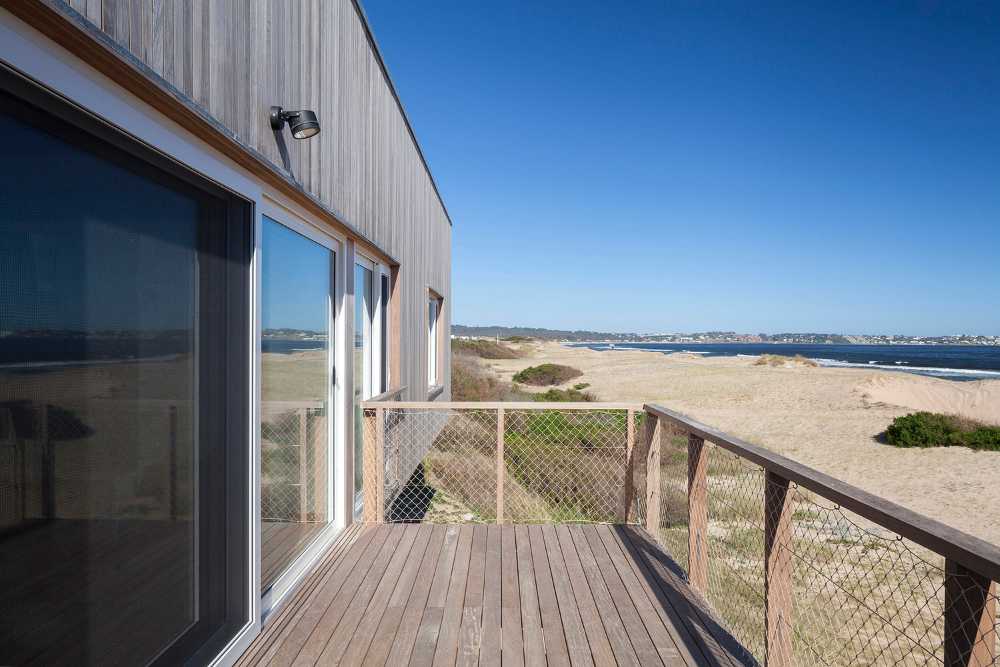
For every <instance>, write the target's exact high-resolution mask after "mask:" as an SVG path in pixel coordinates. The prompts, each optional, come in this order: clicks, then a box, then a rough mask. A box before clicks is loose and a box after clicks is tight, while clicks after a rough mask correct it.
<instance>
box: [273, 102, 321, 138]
mask: <svg viewBox="0 0 1000 667" xmlns="http://www.w3.org/2000/svg"><path fill="white" fill-rule="evenodd" d="M285 123H288V128H289V129H290V130H291V131H292V136H293V137H295V138H296V139H308V138H309V137H314V136H316V135H317V134H319V119H317V118H316V113H315V112H313V111H309V110H308V109H302V110H301V111H285V110H284V109H282V108H281V107H271V128H272V129H273V130H276V131H278V132H280V131H281V129H282V128H283V127H285Z"/></svg>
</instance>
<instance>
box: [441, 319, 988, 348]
mask: <svg viewBox="0 0 1000 667" xmlns="http://www.w3.org/2000/svg"><path fill="white" fill-rule="evenodd" d="M451 331H452V335H453V336H455V337H458V338H461V337H468V338H483V337H495V336H499V337H500V338H511V337H517V336H521V337H525V338H537V339H540V340H553V341H566V342H595V343H596V342H601V343H605V342H611V343H712V344H719V343H793V344H798V345H822V344H828V345H1000V336H986V335H977V334H961V335H954V336H909V335H889V334H878V335H862V334H833V333H774V334H764V333H752V334H751V333H737V332H735V331H703V332H694V333H643V334H640V333H608V332H600V331H583V330H580V331H564V330H559V329H542V328H536V327H504V326H466V325H462V324H455V325H453V326H452V328H451Z"/></svg>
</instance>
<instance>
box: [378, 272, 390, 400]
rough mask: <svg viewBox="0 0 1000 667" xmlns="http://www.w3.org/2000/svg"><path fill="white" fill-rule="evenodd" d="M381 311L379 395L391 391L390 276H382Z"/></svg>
mask: <svg viewBox="0 0 1000 667" xmlns="http://www.w3.org/2000/svg"><path fill="white" fill-rule="evenodd" d="M380 279H381V285H382V289H381V295H380V298H379V301H378V309H379V353H380V354H379V393H382V392H384V391H389V389H390V387H389V275H388V274H387V273H384V272H383V273H381V274H380Z"/></svg>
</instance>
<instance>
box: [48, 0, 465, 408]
mask: <svg viewBox="0 0 1000 667" xmlns="http://www.w3.org/2000/svg"><path fill="white" fill-rule="evenodd" d="M65 6H66V7H67V8H71V9H72V10H74V11H75V12H77V13H79V14H80V15H81V16H83V17H85V18H86V19H87V20H88V21H89V22H90V23H91V24H93V25H94V26H96V27H97V28H98V29H100V30H101V31H103V32H104V33H106V34H107V35H108V36H109V37H110V38H112V39H113V40H115V41H116V42H117V43H118V44H119V45H121V46H122V47H123V48H125V49H127V50H128V51H129V52H130V53H132V54H133V55H134V56H135V57H136V58H138V59H139V60H141V61H142V62H143V63H145V64H146V65H147V66H148V67H149V68H150V69H151V70H153V72H155V73H156V74H157V75H159V76H160V77H162V78H163V79H164V80H165V81H167V82H168V83H169V84H171V85H172V86H173V87H175V88H176V89H177V90H179V91H180V92H181V93H183V94H184V95H185V96H187V97H188V98H190V99H191V100H192V101H193V102H194V103H195V104H197V105H199V106H201V107H202V108H203V109H205V110H206V111H207V112H208V113H209V114H210V115H211V116H213V117H214V118H215V119H216V120H217V121H218V122H219V123H221V124H222V125H224V126H225V127H226V128H228V129H229V130H230V131H231V132H232V133H233V134H234V135H235V137H236V138H237V140H238V141H240V142H241V143H242V144H244V145H245V146H247V147H249V148H251V149H253V150H255V151H257V152H258V153H260V154H261V155H263V156H265V157H266V158H267V159H268V160H270V161H271V162H272V163H273V164H274V165H276V166H278V167H279V168H282V169H285V168H286V167H287V170H288V171H289V172H291V174H292V175H293V177H294V178H295V180H296V181H297V182H298V183H299V184H300V185H301V186H302V188H303V189H304V190H306V191H307V192H309V193H310V194H312V195H313V196H314V197H316V198H318V199H319V201H321V202H322V203H323V205H324V206H326V207H327V208H328V209H329V210H330V211H331V213H333V215H334V216H335V217H337V218H338V219H340V220H341V221H343V222H346V223H348V224H350V225H353V226H354V227H355V228H357V229H358V230H359V231H360V232H361V233H362V234H365V235H366V236H367V237H368V238H369V239H371V240H372V241H373V242H374V243H375V244H377V245H378V246H379V247H380V248H381V249H383V250H384V251H385V252H386V253H388V254H389V255H390V256H392V257H393V258H395V259H396V260H398V261H399V262H400V265H401V266H400V272H399V280H400V286H401V295H402V303H401V304H400V305H401V308H400V315H401V320H402V322H401V324H402V330H401V334H402V335H401V341H400V345H401V347H400V357H401V364H400V366H399V369H400V371H401V375H402V377H399V378H393V382H392V383H393V384H394V385H406V386H407V398H409V399H410V400H423V399H425V398H426V386H427V367H426V364H427V359H426V357H427V352H426V348H427V342H426V335H427V334H426V331H425V330H424V319H425V312H424V311H425V310H426V307H427V306H426V293H427V288H428V287H430V288H432V289H434V290H435V291H436V292H438V293H439V294H441V295H442V296H443V297H444V311H443V312H442V318H443V323H444V324H445V325H446V326H448V327H450V324H451V224H450V221H449V220H448V216H447V212H446V210H445V208H444V205H443V204H442V203H441V200H440V198H439V196H438V194H437V191H436V190H435V187H434V184H433V181H432V179H431V177H430V176H429V175H428V173H427V170H426V169H425V166H424V164H423V161H422V159H421V156H420V153H419V149H418V148H417V146H416V144H415V143H414V141H413V139H412V137H411V135H410V133H409V130H408V129H407V124H406V121H405V118H404V116H403V114H402V113H401V111H400V109H399V107H398V105H397V103H396V99H395V97H394V95H393V91H392V89H391V87H390V84H389V82H388V81H387V79H386V77H385V76H384V74H383V72H382V69H381V66H380V63H379V59H378V56H377V54H376V52H375V50H374V49H373V48H372V46H371V44H370V43H369V42H368V37H367V32H366V28H365V24H364V21H363V19H362V17H361V16H360V15H359V12H358V10H357V9H356V7H355V5H354V3H353V2H352V0H295V1H288V2H286V1H284V0H145V1H144V2H134V1H133V0H70V1H69V2H66V3H65ZM272 104H277V105H281V106H284V107H285V108H291V109H295V108H307V109H312V110H314V111H316V113H317V114H318V116H319V119H320V123H321V125H322V132H320V134H319V135H318V136H316V137H314V138H313V139H310V140H307V141H296V140H294V139H292V138H291V135H290V133H289V132H288V131H287V130H286V131H285V132H284V133H283V134H282V137H283V138H284V144H285V147H286V148H287V158H288V164H287V165H286V164H285V161H284V159H283V156H282V153H281V148H280V147H279V143H278V141H276V139H275V135H274V133H273V132H272V131H271V128H270V125H269V124H268V109H269V107H270V106H271V105H272ZM449 357H450V355H448V354H447V353H446V354H445V355H444V358H445V361H446V364H448V365H450V364H449V361H450V359H449ZM448 365H446V367H445V369H444V370H445V376H444V377H445V379H450V377H451V374H450V370H451V369H450V367H448ZM447 384H448V383H446V388H445V393H444V395H443V396H442V399H444V400H447V398H448V397H449V393H448V387H447Z"/></svg>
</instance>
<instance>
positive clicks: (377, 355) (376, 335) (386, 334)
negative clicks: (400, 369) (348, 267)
mask: <svg viewBox="0 0 1000 667" xmlns="http://www.w3.org/2000/svg"><path fill="white" fill-rule="evenodd" d="M383 279H384V280H386V281H387V282H388V285H389V289H388V290H387V294H386V295H385V298H383V295H382V280H383ZM375 292H376V294H375V316H374V322H373V326H372V340H373V344H374V347H375V351H374V354H373V359H374V360H373V362H372V365H373V367H374V370H373V372H374V373H376V374H377V381H375V380H373V390H374V392H375V395H376V396H377V395H378V394H381V393H384V392H387V391H389V389H390V388H392V381H393V379H394V378H393V377H392V366H391V364H390V363H389V362H390V361H391V359H392V357H391V355H392V351H391V350H392V341H391V340H390V336H391V333H392V321H391V318H392V309H391V308H390V303H391V301H392V269H391V268H390V267H389V266H387V265H385V264H379V265H378V268H377V270H376V271H375ZM383 320H384V322H383ZM383 339H384V343H385V345H384V349H383ZM383 367H384V368H385V382H383V381H382V369H383Z"/></svg>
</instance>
